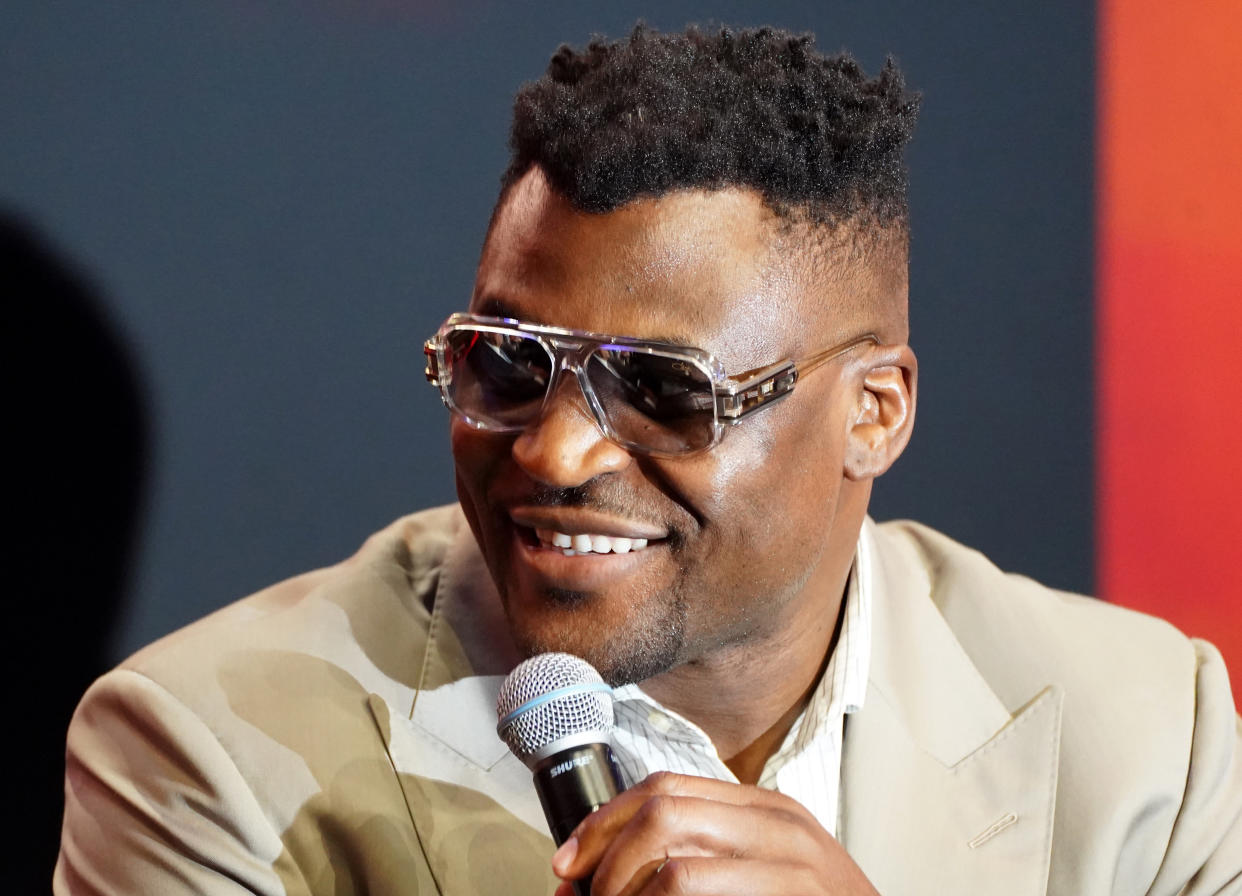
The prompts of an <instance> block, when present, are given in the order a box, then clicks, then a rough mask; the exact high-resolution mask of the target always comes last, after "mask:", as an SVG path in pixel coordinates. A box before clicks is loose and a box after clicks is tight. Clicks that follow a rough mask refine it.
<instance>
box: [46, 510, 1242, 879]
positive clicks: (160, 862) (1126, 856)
mask: <svg viewBox="0 0 1242 896" xmlns="http://www.w3.org/2000/svg"><path fill="white" fill-rule="evenodd" d="M864 537H869V538H873V539H874V540H875V541H874V550H873V551H872V554H873V557H874V561H873V562H874V564H875V567H876V568H875V569H873V570H872V575H873V581H874V582H875V583H876V588H875V593H876V597H875V600H876V604H875V606H874V607H873V609H872V613H873V626H874V639H875V646H874V653H873V657H872V661H871V674H870V680H869V685H868V694H867V699H866V705H865V706H864V708H863V710H862V711H861V712H859V713H856V714H854V715H852V716H850V718H849V721H848V722H847V728H846V736H845V751H844V756H843V762H842V814H841V828H840V835H841V840H842V842H843V843H844V844H845V846H846V848H847V849H848V850H849V851H850V853H851V855H853V856H854V857H855V859H856V860H857V861H858V862H859V864H860V865H861V866H862V867H863V869H864V870H865V871H866V872H867V873H868V875H869V876H870V877H871V879H872V880H873V882H874V883H875V884H876V886H877V888H878V889H879V890H880V892H881V893H884V894H886V896H898V894H907V893H908V894H914V893H920V894H922V893H931V892H954V893H1005V894H1012V896H1017V894H1035V893H1045V892H1051V893H1064V894H1071V893H1072V894H1081V893H1116V894H1121V893H1126V894H1131V893H1133V894H1140V893H1152V894H1169V896H1173V894H1177V893H1186V894H1192V893H1193V894H1204V893H1216V892H1222V893H1223V892H1231V893H1238V892H1239V888H1240V887H1242V749H1240V748H1239V722H1238V718H1237V716H1236V714H1235V712H1234V709H1233V705H1232V701H1231V698H1230V695H1229V689H1228V680H1227V678H1226V676H1225V672H1224V669H1223V665H1222V663H1221V662H1220V659H1219V656H1218V654H1216V652H1215V651H1214V650H1213V649H1212V648H1211V647H1210V646H1207V645H1204V644H1202V643H1198V642H1192V641H1189V640H1187V639H1186V638H1184V637H1183V636H1181V635H1180V634H1178V633H1177V632H1176V631H1174V630H1173V629H1172V628H1170V627H1169V626H1167V625H1165V624H1164V623H1160V622H1157V621H1155V620H1152V619H1149V618H1147V617H1142V616H1139V615H1137V614H1133V613H1128V612H1125V611H1121V610H1117V609H1115V608H1112V607H1109V606H1107V605H1104V604H1101V603H1098V602H1095V601H1092V600H1089V599H1084V598H1077V597H1071V596H1068V595H1063V594H1058V593H1055V592H1051V591H1048V590H1047V589H1045V588H1042V587H1041V586H1039V585H1036V584H1035V583H1033V582H1030V581H1028V580H1026V579H1022V578H1020V577H1016V576H1008V575H1005V574H1002V573H1000V572H999V571H997V570H996V569H995V568H994V567H993V566H991V564H989V563H988V562H987V561H986V560H985V559H984V558H983V557H982V556H980V555H979V554H977V553H975V552H973V551H970V550H968V549H966V548H963V547H961V546H960V545H957V544H955V543H953V542H951V541H950V540H948V539H946V538H945V537H944V536H941V535H939V534H937V533H935V532H932V531H931V530H929V529H926V528H925V527H921V526H918V525H916V524H911V523H897V524H886V525H883V526H875V525H874V524H872V523H870V522H868V523H867V526H866V528H865V530H864ZM516 660H517V657H516V655H515V651H514V649H513V647H512V645H511V643H510V641H509V638H508V635H507V634H506V630H505V627H504V624H503V618H502V615H501V612H500V609H499V606H498V601H497V598H496V595H495V590H494V588H493V586H492V585H491V583H490V581H489V580H488V578H487V574H486V571H485V569H484V567H483V563H482V560H481V558H480V556H479V554H478V549H477V547H476V546H475V544H474V541H473V539H472V538H471V536H470V533H469V530H468V528H467V527H466V525H465V522H464V519H463V517H462V516H461V513H460V511H459V510H458V509H457V508H456V507H448V508H439V509H435V510H430V511H426V512H423V513H420V514H416V515H414V516H411V517H408V518H406V519H403V520H400V521H398V522H397V523H394V524H393V525H392V526H390V527H389V528H387V529H386V530H384V531H382V532H380V533H378V534H377V535H375V536H373V537H372V538H371V539H369V540H368V541H367V543H366V544H365V545H364V546H363V548H362V549H361V550H360V551H359V552H358V553H357V554H356V555H355V556H354V557H352V558H350V559H349V560H347V561H345V562H344V563H341V564H339V565H337V566H334V567H331V568H328V569H324V570H320V571H317V572H312V573H308V574H306V575H303V576H300V577H298V578H295V579H291V580H289V581H287V582H284V583H281V584H279V585H276V586H274V587H272V588H269V589H267V590H265V591H262V592H260V593H258V594H256V595H253V596H251V597H249V598H246V599H245V600H242V601H240V602H238V603H236V604H233V605H231V606H229V607H226V608H225V609H223V610H221V611H219V612H217V613H215V614H213V615H211V616H209V617H207V618H205V619H203V620H201V621H199V622H197V623H195V624H193V625H191V626H189V627H188V628H186V629H183V630H182V631H180V632H177V633H174V634H172V635H170V636H169V637H167V638H164V639H163V640H161V641H159V642H157V643H155V644H153V645H152V646H150V647H148V648H146V649H145V650H143V651H141V652H140V653H138V654H137V655H135V656H134V657H132V658H131V659H130V660H128V661H127V662H126V663H124V664H123V665H122V666H121V667H120V668H118V669H116V670H114V671H113V672H110V673H109V674H108V675H106V676H104V677H103V678H102V679H100V680H99V681H98V682H97V683H96V684H95V685H94V686H93V687H92V688H91V690H90V691H89V692H88V693H87V695H86V697H85V698H84V699H83V701H82V704H81V705H80V707H79V709H78V711H77V713H76V715H75V717H74V721H73V724H72V726H71V729H70V733H69V744H68V760H67V762H68V766H67V774H66V813H65V825H64V834H63V838H62V844H61V855H60V860H59V862H58V864H57V869H56V876H55V883H54V889H55V892H56V893H57V894H60V896H68V894H160V896H165V894H166V896H177V894H191V893H193V894H209V896H217V894H219V896H225V894H242V893H258V894H273V896H275V894H289V896H293V894H333V896H345V894H362V893H368V894H372V896H384V894H398V893H401V894H415V893H419V894H430V893H442V894H451V896H456V894H527V893H530V894H547V893H550V892H551V891H552V890H553V888H554V886H555V884H556V881H555V878H554V877H553V876H552V874H551V871H550V868H549V861H548V860H549V858H550V856H551V854H552V848H553V847H552V842H551V840H550V839H549V837H548V836H547V833H546V828H545V825H544V822H543V818H542V815H541V812H540V808H539V803H538V799H537V797H536V796H535V794H534V791H533V789H532V787H531V782H530V775H529V773H528V772H527V771H526V769H525V768H523V767H522V766H521V764H520V763H518V762H517V761H516V760H515V759H513V758H512V756H510V754H509V753H508V752H507V750H506V749H505V747H504V746H503V745H502V744H501V742H500V741H499V740H498V738H497V737H496V734H495V731H494V725H495V714H494V708H493V707H494V698H495V693H496V690H497V688H498V687H499V683H500V681H501V680H502V678H503V677H504V675H505V674H506V673H507V672H508V671H509V669H510V668H512V666H513V664H514V663H515V662H516ZM1231 888H1232V889H1231Z"/></svg>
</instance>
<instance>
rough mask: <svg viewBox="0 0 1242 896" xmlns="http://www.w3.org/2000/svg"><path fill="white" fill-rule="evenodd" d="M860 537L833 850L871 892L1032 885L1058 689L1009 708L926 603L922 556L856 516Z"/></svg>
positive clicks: (1053, 763) (1046, 844) (928, 567)
mask: <svg viewBox="0 0 1242 896" xmlns="http://www.w3.org/2000/svg"><path fill="white" fill-rule="evenodd" d="M862 537H863V538H867V539H872V540H873V542H874V545H875V549H874V550H871V551H869V552H867V553H869V554H870V556H871V557H872V558H873V564H874V565H873V568H872V570H871V574H872V576H873V582H874V591H873V597H874V603H873V607H872V612H873V617H872V623H873V634H874V642H873V648H874V649H873V652H872V657H871V670H870V681H869V686H868V693H867V700H866V704H865V705H864V707H863V709H862V710H861V711H860V712H858V713H855V714H853V715H851V716H848V717H847V722H846V732H845V746H844V754H843V758H842V796H841V803H842V807H843V808H842V814H841V824H840V827H839V830H840V834H841V841H842V843H843V845H844V846H845V848H846V850H847V851H848V852H849V853H850V854H851V856H853V857H854V859H855V861H857V862H858V863H859V865H860V866H861V867H862V868H863V870H864V871H865V872H867V874H868V876H869V877H870V878H871V880H872V882H873V883H874V884H875V885H876V887H877V889H879V890H880V891H881V892H883V893H906V892H909V893H924V892H953V891H954V890H959V891H964V892H977V891H981V888H982V889H985V890H986V891H988V892H1005V893H1012V894H1035V893H1043V892H1044V891H1045V887H1046V881H1047V875H1048V863H1049V857H1050V850H1051V833H1052V817H1053V809H1054V795H1055V792H1056V776H1057V761H1058V751H1059V743H1060V718H1061V694H1060V692H1059V691H1058V690H1057V689H1056V688H1053V687H1048V688H1044V689H1043V690H1041V691H1039V692H1038V693H1034V694H1031V695H1030V698H1029V699H1028V700H1027V702H1026V703H1025V704H1024V705H1022V706H1020V707H1018V708H1017V709H1016V710H1015V711H1014V712H1013V713H1011V712H1010V711H1009V710H1008V709H1007V708H1006V707H1005V705H1004V703H1003V702H1002V701H1001V700H1000V698H999V697H998V696H997V695H996V694H995V693H994V691H993V689H992V688H991V687H989V685H988V683H987V682H986V681H985V680H984V679H983V677H982V676H981V675H980V673H979V672H978V670H977V669H976V668H975V666H974V664H973V663H972V662H971V660H970V658H969V656H968V655H967V653H966V651H965V650H964V649H963V647H962V645H961V644H960V642H959V641H958V639H957V637H956V636H955V635H954V634H953V631H952V630H951V629H950V628H949V625H948V623H947V622H946V621H945V619H944V617H943V616H942V615H941V614H940V611H939V610H938V609H937V607H936V604H935V602H934V600H933V591H934V582H933V576H934V575H935V569H936V566H935V562H932V561H929V558H928V557H926V556H925V555H923V554H922V553H920V551H919V550H918V548H917V547H916V546H915V544H914V542H913V541H912V540H910V539H906V538H902V537H900V536H899V535H895V534H891V533H888V532H885V531H882V530H880V529H879V528H878V527H876V526H875V524H874V523H872V522H871V521H870V520H868V521H867V522H866V523H865V525H864V528H863V533H862ZM996 579H997V582H998V584H999V583H1000V582H1002V581H1003V577H1002V576H1001V574H1000V573H999V572H997V573H996ZM995 597H996V599H1003V595H1002V594H996V595H995ZM985 885H986V886H985Z"/></svg>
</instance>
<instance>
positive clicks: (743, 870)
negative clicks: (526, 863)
mask: <svg viewBox="0 0 1242 896" xmlns="http://www.w3.org/2000/svg"><path fill="white" fill-rule="evenodd" d="M825 892H828V891H825V890H823V889H822V888H820V886H819V883H818V882H817V881H816V880H815V879H814V876H813V875H812V874H811V873H810V870H809V869H808V868H806V867H803V866H791V865H789V864H785V863H778V862H768V861H748V860H744V859H734V858H720V857H714V856H713V857H690V858H672V859H669V860H668V861H667V862H666V863H664V864H663V866H662V867H660V868H659V870H658V871H656V872H655V873H653V874H651V875H649V876H648V877H647V878H646V879H645V880H643V881H642V883H641V885H639V886H637V887H635V888H633V889H627V890H626V891H624V896H737V894H739V893H745V894H747V896H777V894H779V896H796V894H817V893H825ZM591 893H592V896H606V894H605V891H602V890H596V889H594V888H592V890H591Z"/></svg>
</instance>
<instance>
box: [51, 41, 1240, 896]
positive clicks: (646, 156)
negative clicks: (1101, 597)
mask: <svg viewBox="0 0 1242 896" xmlns="http://www.w3.org/2000/svg"><path fill="white" fill-rule="evenodd" d="M916 109H917V102H916V100H915V98H913V97H911V96H910V95H909V94H907V93H906V92H905V89H904V86H903V83H902V79H901V77H900V75H899V74H898V72H897V71H896V70H895V68H894V67H893V66H891V65H889V66H888V67H886V68H885V70H884V71H883V72H882V73H881V75H880V76H879V77H878V78H876V79H868V78H866V77H865V76H864V75H863V74H862V73H861V72H860V70H859V69H858V67H857V65H856V64H855V63H853V61H852V60H850V59H848V58H846V57H835V58H830V59H825V58H823V57H821V56H819V55H817V54H816V53H815V52H814V51H813V49H812V47H811V44H810V41H809V40H808V39H806V38H797V37H791V36H789V35H786V34H782V33H779V32H774V31H770V30H766V29H765V30H759V31H754V32H738V33H732V32H728V31H723V32H721V33H718V34H710V35H709V34H703V33H700V32H698V31H695V30H691V31H689V32H687V33H686V34H684V35H678V36H663V35H659V34H656V33H654V32H651V31H648V30H646V29H643V28H639V29H637V30H636V31H635V32H634V33H633V34H632V35H631V36H630V38H629V39H628V40H625V41H622V42H619V43H616V44H606V43H602V42H597V43H594V44H592V45H591V46H590V47H588V48H587V50H586V51H584V52H582V53H575V52H573V51H570V50H568V49H564V48H563V49H562V50H561V51H559V52H558V53H557V55H556V56H555V57H554V58H553V60H552V64H551V66H550V67H549V70H548V74H547V75H546V76H545V78H544V79H542V80H541V81H539V82H537V83H535V84H533V85H529V86H527V87H526V88H524V90H523V91H522V92H521V94H520V95H519V97H518V101H517V106H516V114H515V122H514V129H513V140H512V143H513V151H514V153H513V159H512V162H511V165H510V167H509V170H508V172H507V173H506V175H505V178H504V182H503V189H502V193H501V197H500V200H499V202H498V204H497V207H496V210H495V213H494V215H493V219H492V222H491V226H490V228H489V232H488V235H487V238H486V240H485V243H484V247H483V252H482V256H481V259H480V262H479V269H478V274H477V277H476V282H475V288H474V294H473V296H472V298H471V301H470V305H469V310H468V312H466V313H464V314H458V315H454V316H453V317H451V318H450V319H449V320H448V321H447V322H446V323H445V325H444V326H443V327H442V328H441V329H440V331H439V332H438V333H437V334H436V336H435V337H434V338H433V339H431V340H429V342H428V347H427V351H428V363H429V374H430V376H431V377H432V378H433V379H434V380H435V382H436V383H437V384H438V385H439V387H440V388H441V390H442V394H443V396H444V398H445V401H446V403H447V404H448V405H449V407H450V409H451V410H452V411H453V419H452V424H451V436H452V445H453V454H454V458H455V461H456V466H457V483H458V494H459V497H460V508H458V507H452V508H441V509H438V510H433V511H427V512H424V513H422V514H416V515H414V516H412V517H409V518H407V519H405V520H402V521H399V522H398V523H396V524H394V525H393V526H392V527H390V528H389V529H387V530H385V531H384V532H381V533H379V534H378V535H376V536H374V537H373V538H372V539H371V540H370V541H369V542H368V543H367V545H365V546H364V547H363V549H362V550H361V551H360V552H359V553H358V554H357V555H356V556H355V557H354V558H352V559H350V560H349V561H346V562H345V563H343V564H341V565H339V566H337V567H334V568H331V569H328V570H323V571H319V572H316V573H310V574H308V575H306V576H303V577H300V578H298V579H294V580H292V581H289V582H286V583H283V584H281V585H278V586H275V587H274V588H271V589H268V590H267V591H265V592H262V593H260V594H258V595H255V596H253V597H251V598H248V599H247V600H245V601H242V602H240V603H238V604H235V605H233V606H232V607H229V608H226V609H225V610H223V611H221V612H219V613H217V614H215V615H213V616H212V617H209V618H208V619H206V620H203V621H202V622H200V623H197V624H196V625H194V626H191V627H190V628H188V629H186V630H184V631H182V632H179V633H177V634H175V635H173V636H171V637H170V638H167V639H165V640H164V641H162V642H159V643H158V644H156V645H153V646H152V647H150V648H148V649H147V650H145V651H143V652H142V653H140V654H138V655H137V656H136V657H134V658H133V659H131V660H130V661H128V662H127V663H126V664H125V665H124V666H123V667H122V668H121V669H119V670H117V671H116V672H113V673H111V674H110V675H109V676H105V678H103V679H102V680H101V681H100V682H99V683H97V684H96V685H95V686H94V687H93V688H92V690H91V691H90V692H89V693H88V695H87V697H86V698H85V700H84V701H83V704H82V706H81V707H80V708H79V711H78V714H77V716H76V719H75V723H74V726H73V729H72V730H71V732H70V743H69V751H70V752H69V766H68V773H67V785H66V788H67V810H66V822H65V834H64V838H63V842H62V853H61V860H60V863H59V865H58V869H57V875H56V888H57V892H60V893H121V892H126V893H132V892H152V893H155V892H158V893H179V892H186V893H190V892H193V893H221V894H223V893H242V892H255V893H327V892H331V893H363V892H366V893H409V892H428V893H430V892H442V893H454V894H456V893H543V892H549V891H551V890H552V889H553V888H555V887H557V886H558V879H559V880H560V881H561V882H560V883H559V890H558V892H560V893H562V894H564V893H568V892H569V886H570V883H569V882H571V881H575V880H580V879H582V878H584V877H586V876H587V875H593V880H592V892H593V893H595V894H597V896H604V894H608V896H612V894H621V893H625V894H631V893H638V892H642V893H665V892H669V893H674V892H675V893H782V894H784V893H875V892H880V893H885V894H899V893H926V892H968V893H969V892H979V893H983V892H987V893H1042V892H1054V893H1119V894H1120V893H1135V894H1138V893H1152V894H1158V893H1168V894H1174V893H1195V894H1201V893H1226V892H1237V890H1238V887H1239V884H1240V882H1242V876H1240V875H1242V757H1240V756H1239V750H1238V741H1239V732H1238V718H1237V716H1236V714H1235V712H1234V709H1233V703H1232V699H1231V697H1230V694H1229V689H1228V683H1227V678H1226V676H1225V673H1224V670H1223V667H1222V664H1221V661H1220V658H1219V655H1218V654H1217V653H1216V652H1215V651H1214V650H1213V649H1212V648H1211V647H1210V646H1208V645H1204V644H1200V643H1194V642H1190V641H1188V640H1187V639H1185V638H1183V637H1182V636H1181V635H1180V634H1178V633H1176V632H1175V631H1173V630H1172V629H1171V628H1169V627H1168V626H1166V625H1164V624H1163V623H1160V622H1157V621H1155V620H1151V619H1148V618H1145V617H1141V616H1138V615H1136V614H1132V613H1127V612H1124V611H1121V610H1117V609H1114V608H1110V607H1107V606H1105V605H1101V604H1097V603H1095V602H1093V601H1090V600H1087V599H1083V598H1076V597H1072V596H1067V595H1062V594H1056V593H1053V592H1050V591H1047V590H1046V589H1043V588H1041V587H1040V586H1038V585H1036V584H1034V583H1032V582H1030V581H1027V580H1024V579H1020V578H1017V577H1011V576H1007V575H1005V574H1002V573H1000V572H999V571H998V570H996V569H995V568H994V567H992V566H991V565H990V564H989V563H988V562H987V561H986V560H985V559H983V558H982V557H980V556H979V555H978V554H976V553H974V552H972V551H969V550H967V549H965V548H963V547H961V546H959V545H956V544H954V543H952V542H951V541H949V540H948V539H946V538H945V537H943V536H941V535H938V534H937V533H934V532H932V531H930V530H928V529H926V528H924V527H920V526H918V525H915V524H901V525H889V526H876V525H875V524H873V523H872V522H870V521H869V520H868V518H867V516H866V508H867V502H868V497H869V492H870V486H871V482H872V480H873V479H874V478H875V477H876V476H878V475H880V474H882V473H883V472H884V471H885V470H886V469H887V468H888V467H889V466H890V465H891V464H892V463H893V461H894V460H895V459H896V458H897V457H898V455H899V454H900V453H901V451H902V450H903V448H904V447H905V445H906V442H907V440H908V438H909V434H910V429H911V425H912V423H913V418H914V406H915V391H916V390H915V385H916V363H915V358H914V355H913V353H912V352H911V350H910V348H909V347H908V346H907V344H906V342H907V320H906V300H907V279H906V256H907V239H908V234H907V220H908V218H907V212H906V198H905V183H906V181H905V171H904V166H903V164H902V162H901V152H902V148H903V146H904V144H905V143H906V141H907V140H908V138H909V136H910V133H911V131H912V128H913V122H914V117H915V113H916ZM552 650H559V651H568V652H571V653H575V654H578V655H580V656H582V657H584V658H586V659H587V660H588V661H590V662H591V663H592V664H594V665H595V666H596V667H597V668H598V669H599V670H600V671H601V673H602V674H603V675H604V676H605V677H606V678H607V679H608V680H609V682H610V683H612V684H613V685H614V686H615V687H616V697H617V703H616V705H617V714H618V729H617V732H616V742H617V743H616V746H617V752H618V754H619V757H620V761H621V764H622V766H623V770H624V772H625V777H626V779H627V784H629V785H630V786H629V789H628V790H627V791H626V792H625V793H623V794H622V795H621V796H619V797H617V798H616V799H614V800H613V801H611V802H610V803H609V804H607V805H606V806H605V807H603V808H602V809H601V810H599V811H598V812H596V813H595V814H593V815H592V816H591V817H589V818H588V819H587V820H586V821H584V822H583V824H582V825H581V826H580V827H579V829H578V830H577V831H576V832H575V834H574V836H573V837H571V838H570V839H569V840H568V841H567V842H566V843H565V844H564V845H563V846H562V847H561V848H560V849H559V850H556V851H554V848H553V845H552V842H551V840H550V839H549V838H548V837H547V835H546V828H545V826H544V823H543V819H542V814H541V812H540V809H539V805H538V801H537V799H536V797H535V795H534V792H533V789H532V787H531V783H530V778H529V774H528V773H527V771H526V770H525V768H523V767H522V766H521V765H520V764H519V763H518V762H517V761H516V759H514V758H513V757H512V756H511V755H509V754H508V752H507V751H506V750H505V748H504V746H503V745H502V744H501V743H500V742H499V740H498V739H497V738H496V736H495V733H494V730H493V726H494V724H495V715H494V710H493V705H494V699H495V695H496V691H497V689H498V687H499V683H500V681H501V679H502V678H503V676H504V675H505V674H506V673H507V672H508V671H509V670H510V669H511V668H512V667H513V665H514V664H515V663H516V662H517V661H518V660H519V659H520V658H521V657H522V656H524V655H530V654H534V653H538V652H543V651H552Z"/></svg>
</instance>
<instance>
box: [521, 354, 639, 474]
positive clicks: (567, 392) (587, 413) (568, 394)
mask: <svg viewBox="0 0 1242 896" xmlns="http://www.w3.org/2000/svg"><path fill="white" fill-rule="evenodd" d="M513 457H514V459H515V460H516V461H517V463H518V466H520V467H521V468H522V469H523V470H525V471H526V473H527V474H528V475H530V477H531V478H532V479H535V480H537V481H539V482H543V483H545V484H547V485H551V486H554V487H558V488H569V487H572V486H576V485H582V484H583V483H586V482H589V481H590V480H591V479H593V478H595V477H596V476H599V475H601V474H603V473H615V472H618V471H620V470H623V469H625V467H626V466H628V465H629V464H630V463H632V462H633V458H632V457H631V456H630V454H629V452H628V451H626V450H625V449H624V448H622V447H621V446H620V445H618V444H616V443H615V442H611V441H609V440H608V439H607V438H606V437H605V436H604V433H603V432H602V431H601V430H600V428H599V424H598V423H596V422H595V415H594V414H592V413H591V408H590V407H589V406H588V405H587V399H586V396H585V395H583V394H582V389H581V388H580V387H579V384H578V381H577V378H576V377H574V376H566V377H563V378H562V380H561V382H560V385H559V386H558V387H557V390H556V394H555V395H553V396H552V398H551V400H550V401H549V402H548V405H547V407H545V408H544V413H543V416H542V417H541V418H540V419H539V420H537V421H535V422H534V423H533V424H531V425H530V426H529V427H527V428H526V430H525V431H524V432H523V433H522V434H521V435H519V436H518V437H517V439H516V440H515V441H514V443H513Z"/></svg>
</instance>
